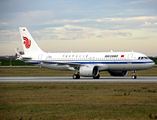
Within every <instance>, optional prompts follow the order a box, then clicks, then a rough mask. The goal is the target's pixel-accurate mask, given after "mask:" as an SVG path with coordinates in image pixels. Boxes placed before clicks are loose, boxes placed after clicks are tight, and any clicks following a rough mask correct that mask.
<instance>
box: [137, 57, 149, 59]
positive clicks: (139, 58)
mask: <svg viewBox="0 0 157 120" xmlns="http://www.w3.org/2000/svg"><path fill="white" fill-rule="evenodd" d="M143 59H148V57H138V60H143Z"/></svg>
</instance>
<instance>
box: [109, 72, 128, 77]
mask: <svg viewBox="0 0 157 120" xmlns="http://www.w3.org/2000/svg"><path fill="white" fill-rule="evenodd" d="M108 72H109V73H110V75H111V76H126V75H127V74H128V71H108Z"/></svg>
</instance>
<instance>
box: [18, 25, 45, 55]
mask: <svg viewBox="0 0 157 120" xmlns="http://www.w3.org/2000/svg"><path fill="white" fill-rule="evenodd" d="M19 30H20V35H21V40H22V46H23V50H24V53H25V55H28V54H30V53H42V52H43V51H42V50H41V49H40V48H39V46H38V45H37V44H36V42H35V41H34V39H33V38H32V36H31V35H30V33H29V32H28V30H27V28H25V27H20V28H19Z"/></svg>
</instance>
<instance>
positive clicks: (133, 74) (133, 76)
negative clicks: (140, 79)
mask: <svg viewBox="0 0 157 120" xmlns="http://www.w3.org/2000/svg"><path fill="white" fill-rule="evenodd" d="M131 72H132V79H136V78H137V76H136V75H135V72H136V70H133V71H131Z"/></svg>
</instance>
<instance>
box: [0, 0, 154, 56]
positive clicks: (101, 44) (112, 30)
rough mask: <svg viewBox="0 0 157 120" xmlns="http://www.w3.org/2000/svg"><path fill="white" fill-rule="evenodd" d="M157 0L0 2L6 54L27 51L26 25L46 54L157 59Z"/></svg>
mask: <svg viewBox="0 0 157 120" xmlns="http://www.w3.org/2000/svg"><path fill="white" fill-rule="evenodd" d="M156 5H157V0H0V56H2V55H15V50H14V49H15V48H19V51H23V48H22V43H21V39H20V34H19V27H26V28H27V29H28V30H29V32H30V33H31V35H32V36H33V38H34V39H35V41H36V42H37V44H38V45H39V47H40V48H41V49H42V50H43V51H45V52H71V51H73V52H109V51H111V50H112V51H114V52H123V51H125V52H129V51H134V52H141V53H144V54H146V55H148V56H157V7H156Z"/></svg>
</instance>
